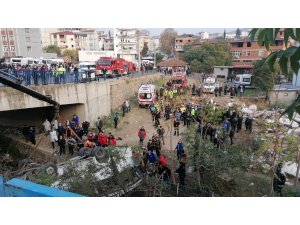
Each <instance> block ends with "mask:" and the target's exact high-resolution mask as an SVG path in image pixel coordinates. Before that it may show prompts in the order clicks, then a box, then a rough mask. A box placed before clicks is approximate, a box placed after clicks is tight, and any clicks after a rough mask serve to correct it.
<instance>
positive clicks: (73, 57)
mask: <svg viewBox="0 0 300 225" xmlns="http://www.w3.org/2000/svg"><path fill="white" fill-rule="evenodd" d="M63 56H67V57H68V58H69V59H70V60H71V61H72V62H77V61H78V51H77V50H69V49H66V50H64V51H63Z"/></svg>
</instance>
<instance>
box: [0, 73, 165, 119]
mask: <svg viewBox="0 0 300 225" xmlns="http://www.w3.org/2000/svg"><path fill="white" fill-rule="evenodd" d="M159 76H160V75H159V74H155V75H148V76H142V77H136V78H126V79H116V80H110V81H107V82H91V83H81V84H60V85H47V86H32V87H31V88H32V89H33V90H35V91H38V92H39V93H42V94H44V95H50V96H52V99H55V100H56V101H57V102H59V103H60V104H61V109H62V110H61V116H62V117H63V118H62V119H64V120H65V119H70V117H72V115H73V114H74V113H75V112H76V113H77V112H78V114H79V116H80V121H83V120H88V121H91V122H94V121H96V120H97V118H98V116H107V115H109V114H110V113H111V111H112V110H114V109H116V108H117V107H119V106H120V105H121V104H122V102H124V101H125V100H126V99H128V98H130V97H131V96H132V95H134V93H136V92H137V91H138V88H139V86H140V85H141V84H144V83H147V82H148V81H149V80H150V79H151V80H155V79H157V78H159ZM49 106H51V105H49V104H48V103H46V102H43V101H40V100H38V99H35V98H33V97H31V96H29V95H27V94H24V93H22V92H19V91H17V90H14V89H12V88H10V87H2V88H0V112H1V111H9V110H19V109H30V108H38V107H49ZM15 113H17V112H15ZM6 114H7V115H8V116H9V112H6ZM20 114H22V112H21V111H20ZM24 119H26V118H24ZM0 123H1V121H0Z"/></svg>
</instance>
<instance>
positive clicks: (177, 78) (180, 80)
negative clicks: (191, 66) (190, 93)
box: [171, 72, 187, 88]
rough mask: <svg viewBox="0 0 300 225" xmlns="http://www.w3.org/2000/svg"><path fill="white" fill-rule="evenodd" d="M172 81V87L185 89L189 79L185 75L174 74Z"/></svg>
mask: <svg viewBox="0 0 300 225" xmlns="http://www.w3.org/2000/svg"><path fill="white" fill-rule="evenodd" d="M171 80H172V85H173V86H174V87H182V88H184V87H185V86H187V77H186V75H185V74H183V73H178V72H177V73H174V74H173V75H172V76H171Z"/></svg>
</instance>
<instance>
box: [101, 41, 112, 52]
mask: <svg viewBox="0 0 300 225" xmlns="http://www.w3.org/2000/svg"><path fill="white" fill-rule="evenodd" d="M103 50H104V51H113V50H114V39H113V38H105V39H104V42H103Z"/></svg>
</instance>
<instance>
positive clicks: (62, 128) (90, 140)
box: [22, 114, 117, 156]
mask: <svg viewBox="0 0 300 225" xmlns="http://www.w3.org/2000/svg"><path fill="white" fill-rule="evenodd" d="M43 127H44V133H45V135H46V136H49V139H50V142H51V145H52V148H53V150H54V151H55V149H57V148H59V155H63V154H66V149H67V150H68V154H69V155H71V156H73V155H74V153H75V150H77V151H78V150H79V149H80V148H82V147H88V148H94V147H95V146H101V147H104V148H105V147H108V146H111V145H113V146H115V145H116V144H117V141H116V138H115V137H114V135H113V134H112V133H111V132H109V133H108V134H106V133H105V132H104V131H103V122H102V120H101V118H100V117H99V118H98V120H97V122H96V127H97V128H98V133H95V132H91V131H90V122H88V121H83V122H82V123H80V120H79V117H78V115H76V114H74V115H73V118H72V119H70V120H66V121H65V123H61V122H58V121H57V120H56V119H54V120H53V121H52V122H51V123H50V121H49V120H48V119H45V121H44V122H43ZM22 133H23V135H24V137H25V139H26V141H30V142H31V143H32V144H33V145H35V144H36V141H35V128H34V127H28V126H24V128H23V130H22Z"/></svg>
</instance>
